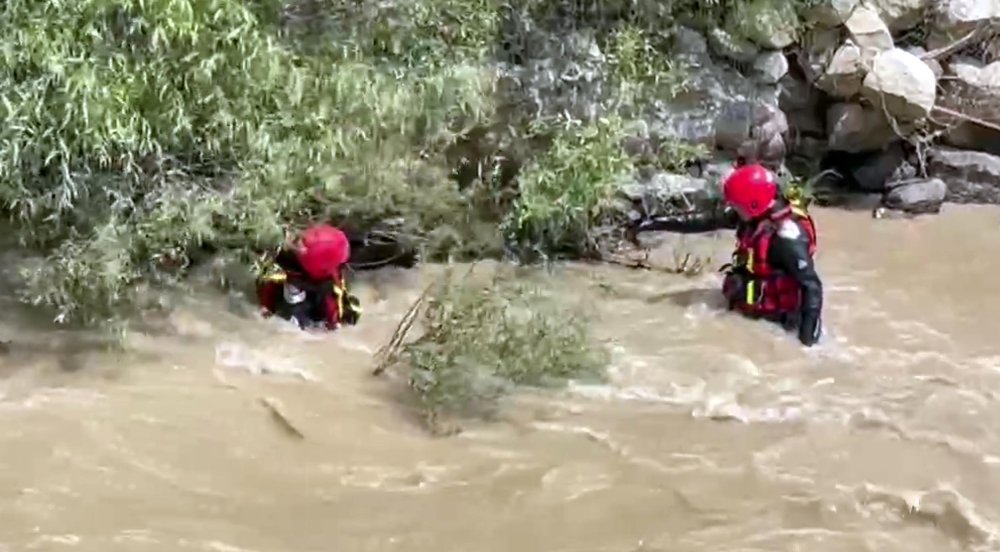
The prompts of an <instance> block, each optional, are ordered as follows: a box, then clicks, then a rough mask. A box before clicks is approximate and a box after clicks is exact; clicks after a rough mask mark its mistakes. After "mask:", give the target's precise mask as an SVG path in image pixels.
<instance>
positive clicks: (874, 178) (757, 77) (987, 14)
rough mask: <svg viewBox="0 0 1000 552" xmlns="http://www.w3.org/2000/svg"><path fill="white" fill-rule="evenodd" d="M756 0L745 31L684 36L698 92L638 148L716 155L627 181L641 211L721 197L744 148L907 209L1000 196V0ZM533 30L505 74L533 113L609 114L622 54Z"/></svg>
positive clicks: (674, 105) (664, 112)
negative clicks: (660, 146) (611, 81)
mask: <svg viewBox="0 0 1000 552" xmlns="http://www.w3.org/2000/svg"><path fill="white" fill-rule="evenodd" d="M748 5H749V6H750V8H748V9H747V10H746V11H745V12H744V13H741V14H738V16H734V17H738V19H737V20H736V21H735V22H730V24H727V25H724V26H721V27H712V28H697V25H696V24H695V25H692V26H685V27H680V28H677V29H674V30H672V32H671V33H670V34H671V39H672V43H673V48H672V49H673V59H671V62H673V63H682V64H684V65H686V66H687V68H688V69H687V70H688V75H689V79H690V81H689V84H690V88H689V90H688V92H686V93H684V94H681V95H679V96H677V97H676V98H673V99H670V100H669V101H654V102H652V105H649V106H648V109H646V110H645V112H644V113H643V116H642V118H643V119H644V121H643V123H644V124H642V125H640V128H641V132H640V134H641V136H640V138H641V139H644V140H647V142H648V144H646V145H640V146H639V149H642V148H643V147H646V148H649V147H652V148H654V149H655V147H656V144H657V143H659V142H661V141H663V140H664V139H670V138H674V139H680V140H683V141H685V142H690V143H700V144H704V145H706V146H708V148H709V150H710V151H712V152H713V154H712V158H713V159H712V160H710V161H709V162H708V163H707V164H705V165H702V166H701V167H700V168H699V169H698V171H696V172H695V173H694V174H692V175H680V176H678V175H666V174H642V175H638V176H637V177H636V181H633V182H629V184H628V185H627V186H625V187H624V188H623V191H624V192H625V195H626V196H627V197H628V198H629V199H631V200H632V204H633V205H639V206H641V207H642V209H641V210H643V211H646V213H645V214H651V212H653V211H657V210H658V209H660V208H661V206H662V203H663V200H664V199H669V198H675V197H676V196H677V195H678V194H681V193H685V194H687V195H688V196H690V195H691V194H692V193H702V195H707V196H711V195H712V192H713V189H715V187H716V183H717V182H718V180H719V178H718V177H719V176H721V174H722V173H724V172H725V171H726V170H727V167H728V166H729V165H730V164H731V160H732V159H733V158H735V157H736V156H738V155H742V156H746V157H754V158H757V159H760V160H762V161H764V162H766V163H769V164H771V165H773V166H775V167H780V168H782V169H786V168H787V169H790V170H791V171H792V172H793V173H795V174H796V175H798V176H802V177H808V176H811V175H816V174H819V173H820V172H821V171H822V170H824V169H832V171H830V172H828V173H827V174H828V175H829V176H828V177H827V178H826V179H825V180H824V183H825V185H826V187H828V188H829V187H832V188H834V189H836V190H838V191H850V192H857V193H860V194H869V195H872V196H878V198H877V199H876V202H881V203H882V204H884V205H885V206H887V207H889V208H894V209H899V210H903V211H909V212H918V213H926V212H936V211H937V210H938V209H939V208H940V205H941V204H942V203H943V202H945V201H952V202H967V203H1000V0H864V1H858V0H818V1H817V2H815V3H814V5H813V6H812V7H811V8H810V9H809V10H808V11H806V12H805V13H804V14H801V13H796V12H795V11H793V10H792V11H790V8H788V6H789V5H790V4H786V3H782V2H771V1H768V0H752V1H750V2H748ZM522 25H527V26H529V27H530V24H525V23H524V21H523V20H522ZM734 29H735V30H734ZM522 30H524V29H522ZM737 31H738V32H737ZM521 36H529V37H531V38H530V40H527V41H525V43H526V44H524V45H522V46H521V47H520V49H519V50H518V51H517V57H518V61H519V62H518V63H516V64H510V65H508V66H506V70H507V75H508V76H510V77H511V78H513V79H515V80H517V81H518V82H520V83H521V85H522V86H521V90H522V91H523V92H524V94H525V96H526V97H530V98H531V101H532V106H533V108H534V109H536V110H539V111H542V110H553V111H563V110H566V111H570V112H574V113H576V114H577V115H580V116H593V115H595V114H599V113H600V112H601V111H602V110H603V109H606V108H607V106H606V105H605V104H604V103H602V98H604V97H605V96H604V94H603V92H604V90H603V87H606V79H605V76H606V74H607V65H608V59H607V57H608V56H607V55H606V54H605V53H603V52H601V50H600V48H599V47H598V45H597V42H596V41H595V40H594V39H593V37H592V36H590V35H589V34H588V33H587V32H586V31H581V30H579V29H575V30H570V31H564V32H552V29H546V32H545V33H542V32H537V33H534V34H532V33H531V32H528V33H526V34H524V33H522V34H521ZM529 43H530V44H529ZM531 45H533V46H531ZM632 216H638V214H637V213H634V212H633V213H632Z"/></svg>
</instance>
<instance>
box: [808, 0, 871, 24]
mask: <svg viewBox="0 0 1000 552" xmlns="http://www.w3.org/2000/svg"><path fill="white" fill-rule="evenodd" d="M859 2H860V0H820V1H819V2H817V3H816V4H814V5H813V7H812V8H811V9H810V10H809V13H808V16H807V17H808V19H809V20H810V21H815V22H816V23H819V24H820V25H822V26H824V27H829V28H832V27H839V26H841V25H843V24H844V22H846V21H847V19H848V18H849V17H851V13H852V12H853V11H854V8H856V7H857V6H858V3H859Z"/></svg>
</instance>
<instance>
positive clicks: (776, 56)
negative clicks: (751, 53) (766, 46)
mask: <svg viewBox="0 0 1000 552" xmlns="http://www.w3.org/2000/svg"><path fill="white" fill-rule="evenodd" d="M753 71H754V76H755V77H756V78H757V80H759V81H760V82H763V83H767V84H777V83H778V82H779V81H781V78H782V77H784V76H785V75H786V74H787V73H788V58H786V57H785V54H783V53H781V52H764V53H762V54H760V55H759V56H757V59H756V60H754V62H753Z"/></svg>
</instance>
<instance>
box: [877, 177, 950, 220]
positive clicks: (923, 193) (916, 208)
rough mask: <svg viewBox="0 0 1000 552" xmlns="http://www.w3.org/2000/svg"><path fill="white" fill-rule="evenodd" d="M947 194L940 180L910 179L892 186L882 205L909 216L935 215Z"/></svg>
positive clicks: (946, 188)
mask: <svg viewBox="0 0 1000 552" xmlns="http://www.w3.org/2000/svg"><path fill="white" fill-rule="evenodd" d="M947 194H948V186H947V185H946V184H945V183H944V181H943V180H941V179H940V178H921V179H911V180H905V181H902V182H899V183H896V184H894V185H892V187H891V188H890V189H889V191H887V192H886V194H885V197H884V198H883V200H882V204H883V205H885V206H886V207H888V208H890V209H895V210H897V211H903V212H905V213H910V214H930V213H937V212H939V211H941V205H942V204H943V203H944V200H945V197H946V196H947Z"/></svg>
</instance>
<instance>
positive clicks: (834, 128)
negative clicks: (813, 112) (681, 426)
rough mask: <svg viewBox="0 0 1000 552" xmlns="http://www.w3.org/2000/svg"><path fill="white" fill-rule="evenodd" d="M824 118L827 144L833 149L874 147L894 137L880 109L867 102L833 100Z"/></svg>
mask: <svg viewBox="0 0 1000 552" xmlns="http://www.w3.org/2000/svg"><path fill="white" fill-rule="evenodd" d="M826 121H827V123H826V128H827V132H828V133H829V142H828V147H829V149H830V150H833V151H845V152H851V153H857V152H864V151H875V150H880V149H882V148H884V147H885V146H887V145H888V144H889V143H891V142H893V141H895V140H896V139H897V138H898V137H897V136H896V134H895V133H894V132H893V129H892V127H891V126H890V125H889V122H888V121H887V120H886V118H885V116H884V115H883V114H882V111H881V110H877V109H874V108H871V107H867V106H861V105H858V104H853V103H838V104H833V105H832V106H830V109H829V110H828V111H827V119H826Z"/></svg>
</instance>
